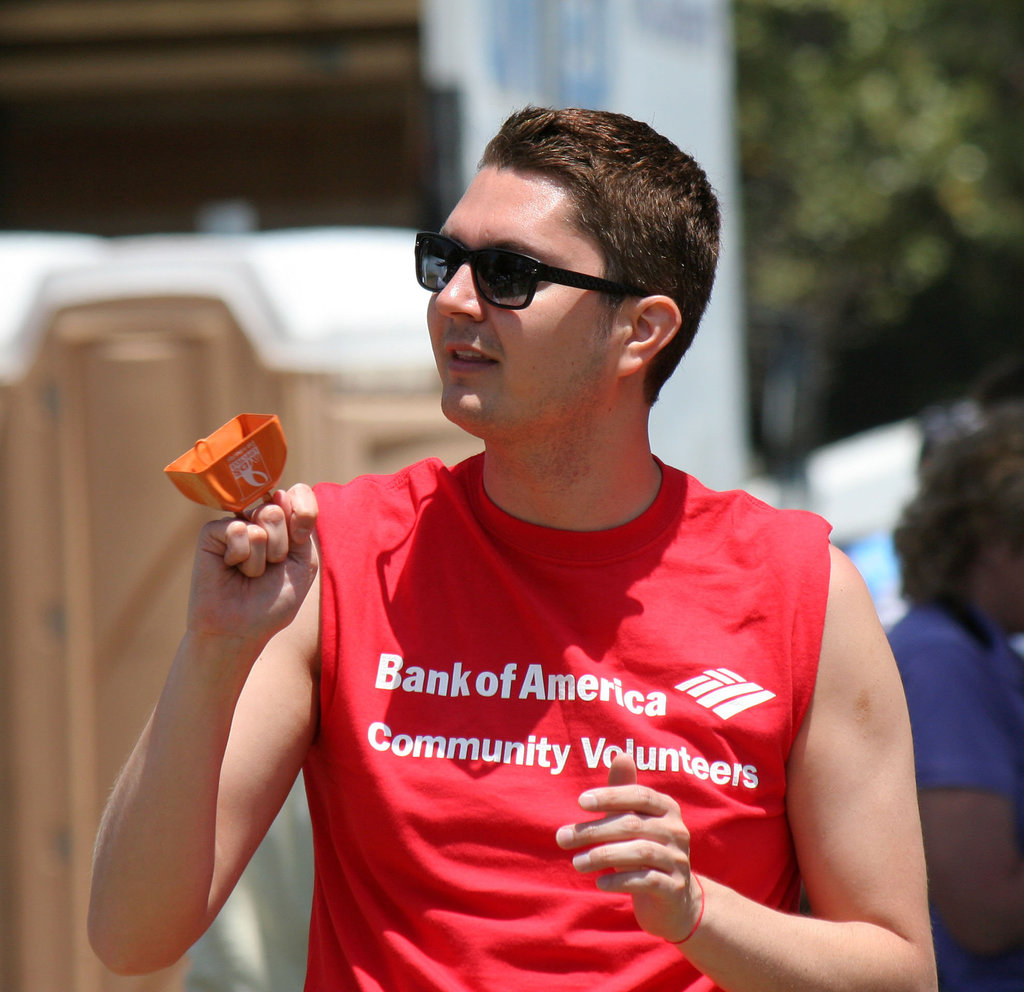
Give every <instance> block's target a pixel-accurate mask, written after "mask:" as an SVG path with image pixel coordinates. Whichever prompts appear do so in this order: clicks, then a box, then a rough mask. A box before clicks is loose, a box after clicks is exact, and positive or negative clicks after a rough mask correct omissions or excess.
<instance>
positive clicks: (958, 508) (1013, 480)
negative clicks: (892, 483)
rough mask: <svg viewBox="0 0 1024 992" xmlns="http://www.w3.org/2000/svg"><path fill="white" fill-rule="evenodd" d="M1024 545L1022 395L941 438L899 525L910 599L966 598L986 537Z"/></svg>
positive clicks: (1014, 546) (905, 589) (898, 544)
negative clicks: (962, 430)
mask: <svg viewBox="0 0 1024 992" xmlns="http://www.w3.org/2000/svg"><path fill="white" fill-rule="evenodd" d="M996 542H1003V543H1005V544H1007V545H1008V546H1009V547H1010V548H1011V549H1012V550H1015V551H1020V550H1022V549H1024V403H1006V404H1004V405H1001V406H999V407H998V408H996V409H994V410H992V412H991V413H990V414H988V415H987V416H986V417H985V418H984V420H983V421H982V422H981V425H980V426H979V427H977V428H975V429H974V430H969V431H967V432H966V433H965V434H962V435H959V436H956V437H954V438H952V439H951V440H948V441H946V442H944V443H942V444H940V445H938V446H937V447H936V448H935V449H934V451H933V452H932V454H931V456H930V457H929V459H928V461H927V462H926V463H925V465H924V467H923V468H922V470H921V483H920V490H919V492H918V494H917V495H916V496H915V497H914V499H913V500H912V501H911V502H910V503H909V504H908V506H907V507H906V509H905V510H904V511H903V516H902V518H901V520H900V523H899V526H898V527H897V528H896V532H895V544H896V551H897V554H898V555H899V557H900V561H901V564H902V570H903V592H904V595H906V597H907V598H908V599H910V600H913V601H914V602H917V603H924V602H929V601H933V600H963V599H964V598H965V596H966V588H965V586H966V580H967V578H968V576H969V574H970V571H971V569H972V568H973V566H974V563H975V562H976V561H977V560H978V555H979V554H980V553H981V551H982V550H983V549H984V548H985V547H986V546H988V545H990V544H992V543H996Z"/></svg>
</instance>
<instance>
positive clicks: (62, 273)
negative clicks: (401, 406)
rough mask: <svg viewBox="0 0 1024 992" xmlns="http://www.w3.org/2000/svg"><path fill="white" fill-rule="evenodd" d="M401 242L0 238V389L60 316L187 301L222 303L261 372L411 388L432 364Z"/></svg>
mask: <svg viewBox="0 0 1024 992" xmlns="http://www.w3.org/2000/svg"><path fill="white" fill-rule="evenodd" d="M413 236H414V232H413V231H411V230H406V229H401V228H320V229H306V230H294V231H272V232H261V233H258V234H245V235H231V236H221V235H153V236H147V237H139V238H123V239H103V238H97V237H91V236H87V235H71V234H34V233H16V232H14V233H11V232H8V233H4V232H0V381H2V380H4V379H11V378H15V377H16V376H17V375H18V374H19V373H20V372H21V370H22V369H24V367H25V366H26V365H27V364H28V363H30V362H31V358H32V355H33V353H34V350H35V348H36V347H37V346H38V342H39V338H40V335H41V334H42V333H43V332H44V330H45V327H46V323H47V319H48V317H49V315H51V314H52V313H53V312H54V311H55V310H57V309H59V308H61V307H66V306H71V305H75V304H83V303H95V302H100V301H103V300H116V299H130V298H140V297H147V296H152V297H167V296H197V295H198V296H211V297H215V298H218V299H221V300H223V301H224V303H225V304H226V305H227V306H228V307H229V308H230V309H231V310H232V312H233V313H234V315H235V318H236V319H237V320H238V322H239V324H240V325H241V327H242V328H243V329H244V330H245V332H246V333H247V334H248V335H249V337H250V339H251V340H252V342H253V344H254V346H255V347H256V348H257V350H258V351H259V352H260V353H261V355H262V357H263V359H264V360H265V361H266V362H267V363H268V364H270V365H272V366H277V367H283V368H303V369H306V368H308V369H316V370H327V371H335V372H338V373H342V374H346V375H351V376H353V377H354V378H357V379H358V378H360V377H370V378H373V379H379V378H380V377H381V376H387V378H388V381H390V382H392V383H400V382H406V381H407V382H410V383H411V382H418V381H420V380H421V379H424V378H425V377H427V376H433V375H434V363H433V358H432V356H431V352H430V345H429V341H428V338H427V333H426V321H425V313H426V303H427V294H426V293H424V292H423V290H422V289H420V287H419V286H418V285H417V284H416V281H415V279H414V277H413V262H412V245H413Z"/></svg>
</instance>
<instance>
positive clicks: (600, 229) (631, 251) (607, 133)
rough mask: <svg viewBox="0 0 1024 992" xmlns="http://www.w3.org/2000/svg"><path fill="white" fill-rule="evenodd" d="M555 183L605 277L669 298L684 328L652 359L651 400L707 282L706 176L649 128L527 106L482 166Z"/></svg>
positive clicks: (712, 241) (712, 216) (711, 219)
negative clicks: (597, 251)
mask: <svg viewBox="0 0 1024 992" xmlns="http://www.w3.org/2000/svg"><path fill="white" fill-rule="evenodd" d="M487 166H491V167H494V168H499V169H502V168H508V169H519V170H522V171H524V172H537V173H540V174H542V175H545V176H548V177H550V178H552V179H554V180H556V181H557V182H559V183H560V184H561V185H562V186H563V187H564V188H565V190H566V192H567V193H568V194H569V197H570V198H571V200H572V202H573V204H574V205H575V208H576V213H577V222H578V224H579V227H580V229H581V230H582V231H583V232H585V233H586V234H589V235H590V236H591V237H593V238H594V240H595V241H596V242H597V244H598V246H599V247H600V248H601V251H602V252H603V253H604V258H605V272H604V277H605V278H606V279H611V280H613V281H614V282H620V283H625V284H628V285H631V286H638V287H641V288H643V289H646V290H647V291H648V292H650V293H652V294H656V293H657V294H664V295H666V296H670V297H671V298H672V299H673V300H675V302H676V304H677V305H678V307H679V310H680V313H681V314H682V324H681V326H680V328H679V331H678V332H677V333H676V336H675V338H674V339H673V340H672V341H671V342H670V343H669V344H668V345H666V346H665V347H664V348H663V349H662V350H661V351H660V352H659V353H658V355H657V356H656V357H655V359H654V360H653V361H652V363H651V365H650V367H649V368H648V370H647V377H646V380H645V382H644V396H645V398H646V400H647V402H648V403H654V401H655V400H656V399H657V398H658V393H659V392H660V390H661V387H662V385H664V383H665V381H666V380H667V379H668V377H669V376H670V375H671V374H672V373H673V372H674V371H675V368H676V366H677V365H678V364H679V361H680V359H681V358H682V357H683V355H684V354H685V352H686V350H687V349H688V348H689V347H690V344H691V342H692V341H693V338H694V336H695V335H696V333H697V326H698V324H699V323H700V320H701V317H702V316H703V314H704V310H705V308H706V307H707V303H708V299H709V298H710V296H711V287H712V285H713V284H714V279H715V268H716V266H717V264H718V235H719V227H720V219H719V209H718V199H717V197H716V196H715V193H714V191H713V190H712V188H711V185H710V183H709V182H708V178H707V176H706V175H705V174H704V171H703V169H701V167H700V166H699V165H698V164H697V163H696V162H695V161H694V160H693V158H691V157H690V156H689V155H687V154H686V153H685V152H683V151H680V149H679V148H677V147H676V146H675V145H674V144H673V143H672V142H671V141H669V140H668V139H667V138H665V137H663V136H662V135H660V134H658V132H657V131H655V130H654V129H653V128H651V127H649V126H648V125H647V124H643V123H641V122H639V121H635V120H633V118H631V117H627V116H626V115H625V114H615V113H611V112H608V111H600V110H580V109H567V110H550V109H545V108H542V107H526V108H525V109H523V110H520V111H517V112H516V113H514V114H512V115H511V116H510V117H509V118H508V120H506V121H505V123H504V124H503V125H502V127H501V130H500V131H498V133H497V134H496V135H495V136H494V138H492V139H491V141H490V143H489V144H488V145H487V148H486V149H485V151H484V154H483V158H482V159H481V161H480V167H481V168H484V167H487Z"/></svg>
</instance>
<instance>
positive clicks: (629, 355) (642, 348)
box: [619, 296, 683, 375]
mask: <svg viewBox="0 0 1024 992" xmlns="http://www.w3.org/2000/svg"><path fill="white" fill-rule="evenodd" d="M619 319H620V320H623V321H629V324H630V327H629V331H628V335H627V337H626V338H625V340H624V342H623V348H622V354H621V357H620V359H619V367H620V370H621V372H622V374H623V375H633V374H634V373H636V372H640V371H642V370H643V369H644V368H646V367H647V366H648V365H650V363H651V360H652V359H653V358H654V356H655V355H656V354H658V352H659V351H661V349H662V348H664V347H665V345H667V344H668V343H669V341H671V340H672V338H674V337H675V336H676V332H677V331H678V330H679V325H680V324H681V323H682V321H683V318H682V315H681V314H680V313H679V307H678V306H677V305H676V302H675V300H673V299H672V298H671V297H670V296H644V297H642V298H640V299H636V300H632V301H629V300H627V301H626V303H625V305H624V306H623V308H622V310H621V311H620V316H619Z"/></svg>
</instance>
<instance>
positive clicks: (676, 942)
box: [669, 875, 707, 947]
mask: <svg viewBox="0 0 1024 992" xmlns="http://www.w3.org/2000/svg"><path fill="white" fill-rule="evenodd" d="M690 878H691V879H692V880H693V881H694V882H696V883H697V888H698V889H700V912H699V913H698V914H697V920H696V922H695V923H694V924H693V928H692V929H691V930H690V932H689V933H688V934H687V935H686V936H685V937H684V938H683V939H682V940H670V941H669V943H670V944H672V945H673V946H675V947H678V946H679V945H680V944H685V943H686V942H687V941H688V940H689V939H690V938H691V937H692V936H693V935H694V934H695V933H696V932H697V927H699V926H700V921H701V920H703V919H704V907H705V906H706V905H707V897H706V896H705V895H704V886H703V885H701V883H700V879H699V878H698V877H697V876H696V875H691V876H690Z"/></svg>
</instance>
